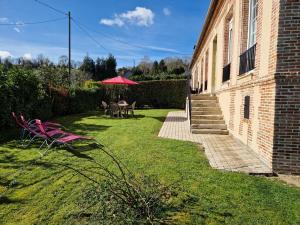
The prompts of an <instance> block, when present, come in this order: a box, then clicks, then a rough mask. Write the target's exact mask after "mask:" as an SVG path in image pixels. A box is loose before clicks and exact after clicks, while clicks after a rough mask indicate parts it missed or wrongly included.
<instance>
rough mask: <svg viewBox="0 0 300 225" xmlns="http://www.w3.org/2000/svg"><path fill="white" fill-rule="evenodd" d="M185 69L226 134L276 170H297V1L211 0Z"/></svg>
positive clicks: (299, 156)
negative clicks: (211, 104)
mask: <svg viewBox="0 0 300 225" xmlns="http://www.w3.org/2000/svg"><path fill="white" fill-rule="evenodd" d="M190 69H191V72H192V77H191V86H192V87H191V88H192V89H193V90H194V92H196V93H197V95H198V96H200V97H199V99H201V96H205V94H206V96H210V95H213V96H214V95H215V96H216V97H217V103H218V106H217V107H219V108H220V112H221V116H222V119H223V120H224V124H225V125H226V131H227V132H229V134H230V135H232V136H234V137H235V138H237V139H239V140H240V141H242V142H243V143H244V144H246V145H248V146H249V147H250V148H251V149H252V150H254V151H255V152H256V153H257V154H258V155H259V156H260V158H261V159H262V160H263V161H264V162H265V163H267V165H268V166H270V167H271V168H272V169H273V171H274V172H277V173H287V174H300V0H212V1H211V5H210V8H209V12H208V14H207V18H206V21H205V23H204V26H203V30H202V32H201V34H200V37H199V39H198V42H197V44H196V46H195V51H194V55H193V58H192V62H191V67H190ZM196 99H197V97H195V96H194V100H195V101H194V102H193V101H192V113H193V112H194V113H195V110H197V109H196V108H197V107H196V106H201V104H200V103H199V104H200V105H195V104H197V101H196ZM202 100H203V98H202ZM207 100H209V97H207ZM193 104H194V105H193ZM202 106H203V105H202ZM204 106H205V105H204ZM206 106H207V108H208V107H209V106H208V105H206ZM206 106H205V107H206ZM198 110H199V109H198ZM199 111H200V110H199ZM202 111H203V109H202ZM192 115H193V114H192ZM195 115H197V114H195ZM198 115H200V114H198ZM194 118H196V116H195V117H194ZM198 118H200V117H198ZM211 118H216V117H211ZM192 120H193V117H192ZM211 121H212V120H211ZM196 122H197V121H195V123H196ZM212 122H213V121H212ZM199 123H200V124H201V122H199V121H198V124H199ZM192 125H193V123H192ZM194 126H195V127H197V126H198V127H199V125H197V126H196V125H194ZM206 128H210V127H209V126H207V127H206ZM206 131H207V129H206ZM198 132H201V130H198ZM212 133H213V132H212Z"/></svg>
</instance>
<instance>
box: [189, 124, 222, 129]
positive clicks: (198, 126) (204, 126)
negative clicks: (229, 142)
mask: <svg viewBox="0 0 300 225" xmlns="http://www.w3.org/2000/svg"><path fill="white" fill-rule="evenodd" d="M191 128H192V129H214V130H227V126H226V125H225V124H192V125H191Z"/></svg>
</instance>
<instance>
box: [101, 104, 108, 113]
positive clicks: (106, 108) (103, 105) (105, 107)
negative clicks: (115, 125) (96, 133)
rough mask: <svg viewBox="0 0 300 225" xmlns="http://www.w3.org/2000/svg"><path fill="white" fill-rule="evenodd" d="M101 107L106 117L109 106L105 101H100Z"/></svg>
mask: <svg viewBox="0 0 300 225" xmlns="http://www.w3.org/2000/svg"><path fill="white" fill-rule="evenodd" d="M102 107H103V109H104V114H105V115H106V114H107V113H108V112H109V105H108V104H107V103H106V102H105V101H102Z"/></svg>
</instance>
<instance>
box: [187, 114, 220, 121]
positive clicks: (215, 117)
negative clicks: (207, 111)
mask: <svg viewBox="0 0 300 225" xmlns="http://www.w3.org/2000/svg"><path fill="white" fill-rule="evenodd" d="M194 119H196V120H197V119H199V120H223V116H222V115H196V116H195V115H192V120H194Z"/></svg>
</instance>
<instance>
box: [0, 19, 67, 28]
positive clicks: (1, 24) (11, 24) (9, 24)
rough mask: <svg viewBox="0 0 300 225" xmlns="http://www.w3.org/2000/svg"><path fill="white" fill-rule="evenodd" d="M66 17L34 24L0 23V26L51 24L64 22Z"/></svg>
mask: <svg viewBox="0 0 300 225" xmlns="http://www.w3.org/2000/svg"><path fill="white" fill-rule="evenodd" d="M66 18H67V17H60V18H56V19H51V20H43V21H36V22H19V23H0V26H23V25H37V24H43V23H51V22H56V21H61V20H65V19H66Z"/></svg>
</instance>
